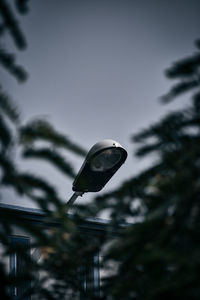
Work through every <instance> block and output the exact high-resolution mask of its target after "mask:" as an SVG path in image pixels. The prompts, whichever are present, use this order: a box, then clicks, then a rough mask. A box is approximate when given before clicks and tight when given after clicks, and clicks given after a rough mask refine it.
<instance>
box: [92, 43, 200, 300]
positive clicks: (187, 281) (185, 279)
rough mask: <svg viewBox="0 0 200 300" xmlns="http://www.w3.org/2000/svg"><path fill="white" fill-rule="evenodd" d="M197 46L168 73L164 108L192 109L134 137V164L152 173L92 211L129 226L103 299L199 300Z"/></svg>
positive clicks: (113, 257) (114, 253)
mask: <svg viewBox="0 0 200 300" xmlns="http://www.w3.org/2000/svg"><path fill="white" fill-rule="evenodd" d="M199 45H200V41H197V42H196V46H197V52H196V53H194V54H193V55H192V56H190V57H188V58H185V59H182V60H180V61H178V62H176V63H174V64H173V65H172V66H171V67H170V68H169V69H168V70H167V71H166V75H167V77H168V78H170V79H173V80H175V84H174V85H173V86H172V88H171V90H170V91H169V93H168V94H167V95H165V96H163V97H162V98H161V100H162V101H163V102H169V101H172V100H174V99H176V98H177V97H179V96H186V92H188V95H189V96H188V97H190V99H191V100H190V103H189V104H188V105H187V106H186V107H184V108H182V109H179V110H177V111H174V112H170V113H168V114H167V115H166V116H165V117H163V118H162V119H161V120H160V121H158V122H156V123H155V124H153V125H151V126H149V127H148V128H146V129H144V130H142V131H141V132H139V133H138V134H136V135H135V136H134V137H133V141H134V142H135V143H137V144H138V148H137V150H136V156H138V157H144V156H148V157H151V158H152V160H153V158H154V160H153V162H152V166H151V167H149V168H148V169H147V170H145V171H143V172H142V173H141V174H139V175H138V176H136V177H135V178H132V179H130V180H129V181H127V182H125V183H124V184H123V185H122V186H121V187H120V188H119V189H117V190H116V191H113V192H111V193H108V194H105V195H104V196H102V197H97V199H96V204H97V205H99V206H100V207H101V209H108V208H110V210H111V217H112V220H113V224H120V222H127V221H129V220H130V221H131V222H133V224H132V225H130V224H129V225H127V229H125V230H124V231H123V232H122V235H121V236H120V238H119V239H118V240H117V241H116V243H114V244H113V245H112V247H111V248H110V249H109V251H108V252H107V256H106V257H105V262H104V263H108V262H109V261H112V262H113V261H114V262H115V263H116V265H118V272H117V273H116V274H114V275H113V276H112V277H108V278H107V280H105V284H104V289H105V294H106V295H107V297H108V299H141V300H156V299H162V300H163V299H176V300H177V299H181V300H183V299H196V300H197V299H199V298H200V287H199V277H200V259H199V252H200V246H199V230H200V222H199V220H200V205H199V201H200V197H199V195H200V157H199V154H200V146H199V145H200V72H199V70H200V52H199V50H200V47H199Z"/></svg>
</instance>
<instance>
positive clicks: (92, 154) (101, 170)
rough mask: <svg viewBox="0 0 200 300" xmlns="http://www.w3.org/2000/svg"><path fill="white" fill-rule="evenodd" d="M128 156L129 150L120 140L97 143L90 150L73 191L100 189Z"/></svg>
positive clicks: (96, 190) (95, 190)
mask: <svg viewBox="0 0 200 300" xmlns="http://www.w3.org/2000/svg"><path fill="white" fill-rule="evenodd" d="M126 158H127V151H126V150H125V149H124V148H123V147H122V146H121V145H120V144H119V143H118V142H116V141H113V140H110V139H106V140H102V141H100V142H98V143H96V144H95V145H94V146H93V147H92V148H91V149H90V151H89V152H88V154H87V156H86V158H85V161H84V162H83V165H82V167H81V169H80V171H79V172H78V174H77V176H76V178H75V180H74V182H73V187H72V189H73V191H75V192H81V193H86V192H98V191H100V190H101V189H102V188H103V187H104V186H105V184H106V183H107V182H108V181H109V180H110V178H111V177H112V176H113V175H114V174H115V173H116V171H117V170H118V169H119V168H120V167H121V165H122V164H123V163H124V162H125V160H126Z"/></svg>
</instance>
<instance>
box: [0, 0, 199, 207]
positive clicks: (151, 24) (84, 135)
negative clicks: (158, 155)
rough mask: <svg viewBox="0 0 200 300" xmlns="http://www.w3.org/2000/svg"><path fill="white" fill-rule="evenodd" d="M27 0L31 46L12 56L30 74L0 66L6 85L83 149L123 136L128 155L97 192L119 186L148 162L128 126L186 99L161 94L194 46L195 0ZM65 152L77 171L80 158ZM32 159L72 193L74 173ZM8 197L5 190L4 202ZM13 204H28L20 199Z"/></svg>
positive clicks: (29, 110) (25, 107)
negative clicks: (21, 77)
mask: <svg viewBox="0 0 200 300" xmlns="http://www.w3.org/2000/svg"><path fill="white" fill-rule="evenodd" d="M29 6H30V11H29V13H28V14H27V15H26V16H25V17H20V23H21V28H22V29H23V31H24V33H25V35H26V38H27V42H28V48H27V49H26V50H25V51H24V52H23V53H17V61H18V63H19V64H22V65H23V66H25V67H26V69H27V70H28V72H29V75H30V77H29V80H28V81H27V82H26V83H25V84H23V85H21V84H18V83H17V82H16V81H15V79H13V78H12V77H10V76H9V75H8V74H7V73H6V71H4V70H1V71H0V76H1V78H3V83H4V85H3V86H4V88H5V89H7V90H8V91H9V93H10V95H12V97H13V99H14V100H16V102H17V103H18V104H19V106H20V107H21V111H22V116H23V119H24V120H25V121H26V120H28V119H31V118H33V117H35V116H40V117H41V116H43V117H45V118H46V119H47V120H49V121H51V122H52V123H53V124H54V125H55V126H56V128H57V129H59V130H61V131H62V132H63V133H65V134H66V135H68V136H69V137H70V138H71V139H72V140H73V141H75V142H78V143H80V144H81V145H83V146H84V147H85V148H86V149H89V148H90V147H91V146H92V145H93V144H95V143H96V142H98V141H100V140H101V139H104V138H112V139H114V140H117V141H118V142H120V143H121V144H122V145H123V146H124V147H125V148H126V149H127V150H128V153H129V156H128V159H127V161H126V163H125V165H124V166H123V167H122V168H121V169H120V170H119V171H118V173H116V175H115V176H114V177H113V178H112V179H111V181H110V182H109V184H108V185H107V186H106V187H105V189H104V190H103V191H102V192H105V191H109V190H110V189H113V188H116V187H118V186H119V184H120V183H121V182H122V181H124V180H126V179H128V178H130V176H132V175H133V174H136V173H138V172H139V170H141V169H142V168H144V167H145V166H146V165H147V164H148V162H149V161H148V160H147V161H139V160H137V159H135V158H134V157H133V152H134V149H135V145H134V144H133V143H132V142H131V136H132V134H134V133H137V132H138V131H139V130H140V129H142V128H144V127H146V126H148V125H150V124H151V123H152V122H154V121H156V120H159V118H160V117H161V116H162V115H164V114H165V113H166V112H167V111H169V109H171V110H172V109H175V108H177V107H180V106H182V105H183V102H182V101H181V100H178V101H177V102H175V103H173V104H170V105H167V106H163V105H160V104H159V102H158V98H159V97H160V96H161V95H163V94H164V93H165V92H167V91H168V89H169V88H170V86H171V85H172V82H170V81H169V80H167V79H166V78H165V76H164V70H165V69H166V68H167V67H169V66H171V64H172V62H174V61H176V60H177V59H180V58H182V57H185V56H187V55H191V54H192V53H193V52H194V51H195V47H194V41H195V40H196V39H197V38H199V37H200V34H199V29H200V18H199V15H200V14H199V13H200V1H199V0H187V1H186V0H168V1H167V0H165V1H164V0H148V1H144V0H80V1H78V0H71V1H68V0H58V1H53V0H34V1H33V0H32V1H30V4H29ZM5 42H6V44H7V45H10V48H12V44H11V42H10V40H9V39H8V40H6V41H5ZM2 76H3V77H2ZM70 158H71V159H72V161H73V162H74V164H75V167H76V169H77V171H78V169H79V167H80V166H81V163H82V159H78V158H76V157H74V156H73V157H71V156H70ZM29 167H31V168H32V167H33V168H34V169H35V170H36V171H39V173H40V172H41V171H43V172H44V174H45V175H46V176H47V178H49V179H50V180H51V181H52V182H55V183H56V185H57V186H58V189H59V190H60V193H61V195H63V196H64V195H66V199H67V198H69V197H70V195H71V180H68V181H66V179H63V178H62V176H60V175H59V174H58V173H57V172H56V171H55V170H54V169H51V168H49V167H47V166H46V165H45V164H44V165H41V164H40V163H35V162H34V161H33V162H32V163H30V164H29V165H27V167H26V168H29ZM91 196H93V195H92V194H88V195H87V196H84V198H83V200H82V201H87V199H90V198H91ZM13 199H14V198H13V196H12V195H11V194H8V196H7V199H6V202H9V201H13ZM17 204H18V205H26V206H32V204H31V203H27V202H25V200H23V199H19V200H17Z"/></svg>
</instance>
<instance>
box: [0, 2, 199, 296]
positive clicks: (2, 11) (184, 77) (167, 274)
mask: <svg viewBox="0 0 200 300" xmlns="http://www.w3.org/2000/svg"><path fill="white" fill-rule="evenodd" d="M28 2H29V1H26V0H24V1H22V0H21V1H15V2H13V4H12V6H11V5H9V2H7V1H4V0H0V15H1V21H0V22H1V23H0V37H4V36H5V35H6V34H9V36H10V37H11V38H12V40H13V42H14V45H15V46H16V49H17V50H20V51H21V50H24V49H25V48H26V41H25V37H24V35H23V32H22V31H21V29H20V26H19V21H18V19H17V16H18V14H22V15H23V14H25V13H27V12H28V4H29V3H28ZM14 9H15V11H14ZM196 46H197V51H196V53H194V54H193V55H192V56H190V57H188V58H184V59H182V60H180V61H178V62H175V63H174V64H173V65H172V66H171V67H170V68H169V69H168V70H167V71H166V75H167V77H168V78H169V79H172V80H175V84H174V85H173V86H172V88H171V90H170V91H169V93H168V94H167V95H164V96H163V97H162V98H161V100H162V101H163V102H164V103H166V102H169V101H172V100H174V99H176V98H177V97H179V96H185V95H186V92H187V93H188V95H189V96H188V97H189V98H191V103H189V104H188V105H187V107H184V108H182V109H180V110H178V111H174V112H171V113H168V114H167V115H166V116H165V117H164V118H163V119H162V120H160V121H158V122H157V123H155V124H153V125H151V126H149V127H148V128H147V129H144V130H142V131H141V132H140V133H138V134H137V135H135V136H134V137H133V141H134V143H137V144H138V148H137V150H136V155H137V156H138V157H144V156H148V157H152V155H153V157H154V158H155V160H154V161H153V162H152V166H151V167H149V168H147V169H146V170H144V171H143V172H141V173H140V174H139V175H138V176H136V177H134V178H130V179H129V180H127V181H126V182H124V183H123V184H122V185H121V187H119V188H118V189H117V190H115V191H113V192H110V193H107V194H104V195H103V196H101V197H97V198H96V199H94V201H93V202H92V203H91V204H90V205H87V207H86V206H81V205H79V206H77V208H78V210H77V211H76V212H75V213H74V215H73V218H70V217H69V216H68V215H66V206H65V204H64V201H63V199H60V196H59V194H58V192H57V190H56V187H54V184H52V183H49V182H47V180H46V179H45V178H43V177H42V176H37V175H35V174H33V173H31V172H25V171H23V169H22V167H21V166H20V167H19V166H18V164H17V155H16V154H18V155H20V156H21V157H22V159H23V160H24V161H25V160H28V159H33V158H34V159H37V160H41V161H46V162H48V163H50V165H52V166H54V167H56V168H57V169H58V170H59V171H60V172H61V173H63V174H64V175H65V176H67V177H69V178H73V177H74V174H75V173H74V170H73V166H72V165H71V163H70V162H69V161H68V160H67V159H66V157H65V152H67V153H68V152H71V153H73V154H74V155H81V156H83V155H85V153H86V152H85V150H84V149H82V147H81V146H79V145H77V144H76V143H73V142H72V141H71V140H70V139H69V138H68V137H66V136H65V135H63V134H61V133H59V132H58V131H57V130H56V129H55V128H54V127H53V126H52V125H51V124H50V123H48V122H47V121H45V120H41V119H35V120H32V121H30V122H28V123H27V124H23V123H22V120H21V118H20V113H19V110H18V108H17V106H16V105H15V104H14V103H13V101H12V100H11V98H10V96H9V95H8V93H7V92H5V91H4V90H3V87H2V86H1V88H0V133H1V134H0V186H1V187H8V188H10V189H13V190H14V191H15V192H16V193H17V194H18V196H19V197H20V196H22V195H23V196H25V197H27V199H29V200H31V201H35V203H37V204H38V206H39V207H40V208H41V210H42V211H43V213H44V214H45V219H44V224H43V225H44V228H41V226H39V225H38V226H36V225H35V223H31V222H29V223H27V222H26V223H25V222H24V219H23V218H22V217H21V215H20V214H16V213H14V212H13V213H12V212H9V213H5V211H4V212H3V211H2V210H0V220H1V222H0V243H1V245H3V246H4V247H3V249H4V250H3V252H2V253H1V258H2V259H1V263H0V287H1V299H7V300H8V299H10V296H9V292H8V291H9V288H10V287H11V286H13V285H16V284H18V283H21V282H24V280H26V279H27V278H29V279H31V280H32V283H33V284H32V286H31V288H29V289H28V290H26V291H25V295H21V296H19V297H17V298H16V299H18V300H20V299H25V297H26V296H27V295H32V296H34V297H36V298H33V299H52V300H58V299H59V300H60V299H63V300H64V299H78V298H77V291H79V293H80V294H81V296H82V299H93V300H94V299H108V300H110V299H116V300H117V299H120V300H121V299H126V300H128V299H136V300H137V299H138V300H157V299H158V300H160V299H162V300H164V299H169V298H170V299H176V300H177V299H181V300H184V299H187V300H188V299H191V300H193V299H194V300H197V299H199V298H200V287H199V277H200V259H199V252H200V246H199V230H200V222H199V220H200V209H199V207H200V205H199V195H200V179H199V178H200V176H199V175H200V158H199V153H200V151H199V145H200V89H199V88H200V85H199V82H200V72H199V70H200V52H199V50H200V41H197V42H196ZM0 64H1V65H2V67H4V68H6V69H7V70H8V71H9V72H10V73H11V75H14V76H15V78H16V79H17V80H18V81H24V80H25V79H26V78H27V72H26V71H24V69H23V68H22V67H20V66H18V65H17V64H16V58H15V55H14V54H10V53H8V52H7V50H6V49H5V46H4V47H3V46H2V43H1V44H0ZM67 153H66V156H67ZM105 211H106V212H109V214H110V218H111V220H110V223H109V225H108V226H107V232H106V231H105V232H104V234H103V235H99V236H98V235H96V236H92V237H91V236H90V235H88V234H86V233H84V232H83V231H81V230H79V229H80V226H81V224H82V222H83V221H84V218H85V217H87V216H88V215H89V216H93V217H96V216H99V215H101V214H102V213H103V212H105ZM45 224H46V227H45ZM49 224H53V226H52V230H50V229H49V230H44V229H45V228H46V229H47V228H49V227H48V225H49ZM16 226H17V227H19V228H21V229H22V230H24V231H26V232H27V233H29V234H30V235H31V236H32V237H33V240H32V242H31V245H30V249H31V250H33V249H41V253H42V257H43V259H42V260H39V261H38V260H36V259H34V255H33V257H31V256H30V255H29V254H28V253H27V250H30V249H27V248H23V247H20V246H19V245H15V246H14V245H11V244H10V240H9V236H10V235H11V234H12V233H13V229H14V228H15V227H16ZM116 236H117V238H116ZM113 237H115V239H113ZM100 249H103V253H104V259H103V261H102V266H101V267H102V268H104V269H105V270H106V274H107V275H106V276H105V277H104V279H103V280H102V282H103V283H102V292H101V297H100V296H99V295H98V294H96V295H94V291H93V290H92V289H88V290H87V291H85V289H84V288H83V285H82V272H83V270H82V268H83V266H84V268H85V269H87V270H89V269H90V267H91V257H92V256H93V255H94V254H95V253H96V252H97V251H99V250H100ZM15 252H17V253H19V254H20V255H21V256H22V257H23V260H24V261H25V262H26V268H25V269H24V272H23V273H22V274H19V276H13V275H12V274H8V271H7V268H6V262H5V259H4V258H6V257H7V256H8V255H10V254H12V253H15ZM39 272H40V274H41V276H40V277H38V274H39ZM49 283H50V284H49ZM47 286H48V287H47Z"/></svg>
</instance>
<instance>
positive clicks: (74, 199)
mask: <svg viewBox="0 0 200 300" xmlns="http://www.w3.org/2000/svg"><path fill="white" fill-rule="evenodd" d="M83 194H84V193H82V192H75V193H74V194H73V195H72V196H71V198H70V199H69V200H68V201H67V203H66V206H67V207H70V206H72V205H73V204H74V202H75V201H76V199H77V198H78V197H79V196H82V195H83Z"/></svg>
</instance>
